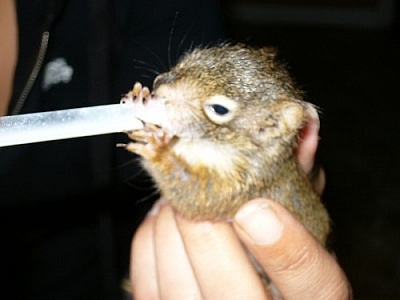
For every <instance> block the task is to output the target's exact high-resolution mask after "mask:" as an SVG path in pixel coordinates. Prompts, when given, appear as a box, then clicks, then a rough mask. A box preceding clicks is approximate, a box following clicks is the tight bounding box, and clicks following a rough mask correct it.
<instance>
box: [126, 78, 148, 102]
mask: <svg viewBox="0 0 400 300" xmlns="http://www.w3.org/2000/svg"><path fill="white" fill-rule="evenodd" d="M150 98H151V93H150V90H149V88H148V87H147V86H142V84H141V83H140V82H136V83H135V84H134V85H133V88H132V90H131V91H130V92H129V93H127V94H125V95H124V97H122V99H121V103H126V102H143V103H146V102H147V100H149V99H150Z"/></svg>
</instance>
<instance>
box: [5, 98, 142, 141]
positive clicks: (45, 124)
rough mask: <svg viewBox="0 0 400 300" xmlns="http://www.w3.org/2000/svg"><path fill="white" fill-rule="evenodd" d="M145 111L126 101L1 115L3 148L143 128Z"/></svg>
mask: <svg viewBox="0 0 400 300" xmlns="http://www.w3.org/2000/svg"><path fill="white" fill-rule="evenodd" d="M143 111H144V110H143V106H141V107H139V106H138V105H136V104H133V103H124V104H109V105H100V106H91V107H84V108H73V109H66V110H57V111H50V112H40V113H31V114H21V115H13V116H5V117H1V118H0V147H4V146H11V145H19V144H28V143H35V142H43V141H51V140H60V139H67V138H73V137H83V136H90V135H99V134H106V133H114V132H124V131H128V130H135V129H140V128H142V127H143V123H142V122H141V121H140V120H139V119H138V118H137V117H139V118H140V115H141V114H143ZM146 111H147V113H146V115H148V110H147V109H146Z"/></svg>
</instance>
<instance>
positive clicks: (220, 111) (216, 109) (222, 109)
mask: <svg viewBox="0 0 400 300" xmlns="http://www.w3.org/2000/svg"><path fill="white" fill-rule="evenodd" d="M211 109H212V110H213V111H214V112H215V113H217V114H219V115H220V116H222V115H226V114H227V113H228V112H229V110H228V109H227V108H226V107H225V106H222V105H219V104H213V105H211Z"/></svg>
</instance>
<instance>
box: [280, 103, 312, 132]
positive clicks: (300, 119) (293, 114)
mask: <svg viewBox="0 0 400 300" xmlns="http://www.w3.org/2000/svg"><path fill="white" fill-rule="evenodd" d="M305 113H306V112H305V108H304V107H303V106H302V105H301V104H300V103H297V102H290V101H285V102H283V103H282V104H281V118H280V122H279V125H280V126H279V127H280V130H281V132H282V134H283V135H287V134H291V133H297V131H298V130H299V129H300V128H301V127H302V126H303V124H304V122H305Z"/></svg>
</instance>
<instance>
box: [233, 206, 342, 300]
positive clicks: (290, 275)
mask: <svg viewBox="0 0 400 300" xmlns="http://www.w3.org/2000/svg"><path fill="white" fill-rule="evenodd" d="M234 228H235V229H236V231H237V233H238V236H239V237H240V238H241V240H242V241H243V243H244V244H245V245H246V246H247V247H248V249H249V250H250V252H251V253H252V254H253V256H254V257H255V258H256V260H257V261H258V262H259V263H260V265H261V266H262V267H263V269H264V270H265V271H266V273H267V274H268V276H269V278H270V279H271V280H272V282H273V283H274V285H275V286H276V287H277V289H278V290H279V291H280V293H281V294H282V296H283V298H284V299H287V300H291V299H349V294H350V289H349V286H348V281H347V279H346V276H345V274H344V273H343V271H342V270H341V268H340V266H339V265H338V264H337V262H336V261H335V260H334V258H333V257H332V256H331V255H330V254H329V253H328V252H327V251H326V250H325V249H324V248H323V247H322V246H321V245H320V244H319V243H318V242H317V241H316V240H315V239H314V238H313V237H312V236H311V234H310V233H309V232H308V231H307V230H306V229H305V228H304V227H303V226H302V225H301V224H300V223H299V222H298V221H297V220H295V219H294V217H293V216H292V215H291V214H290V213H289V212H288V211H287V210H285V209H284V208H283V207H282V206H280V205H279V204H278V203H276V202H273V201H271V200H266V199H256V200H252V201H250V202H248V203H247V204H245V205H244V206H243V207H242V208H241V209H240V210H239V212H238V213H237V215H236V218H235V222H234Z"/></svg>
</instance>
